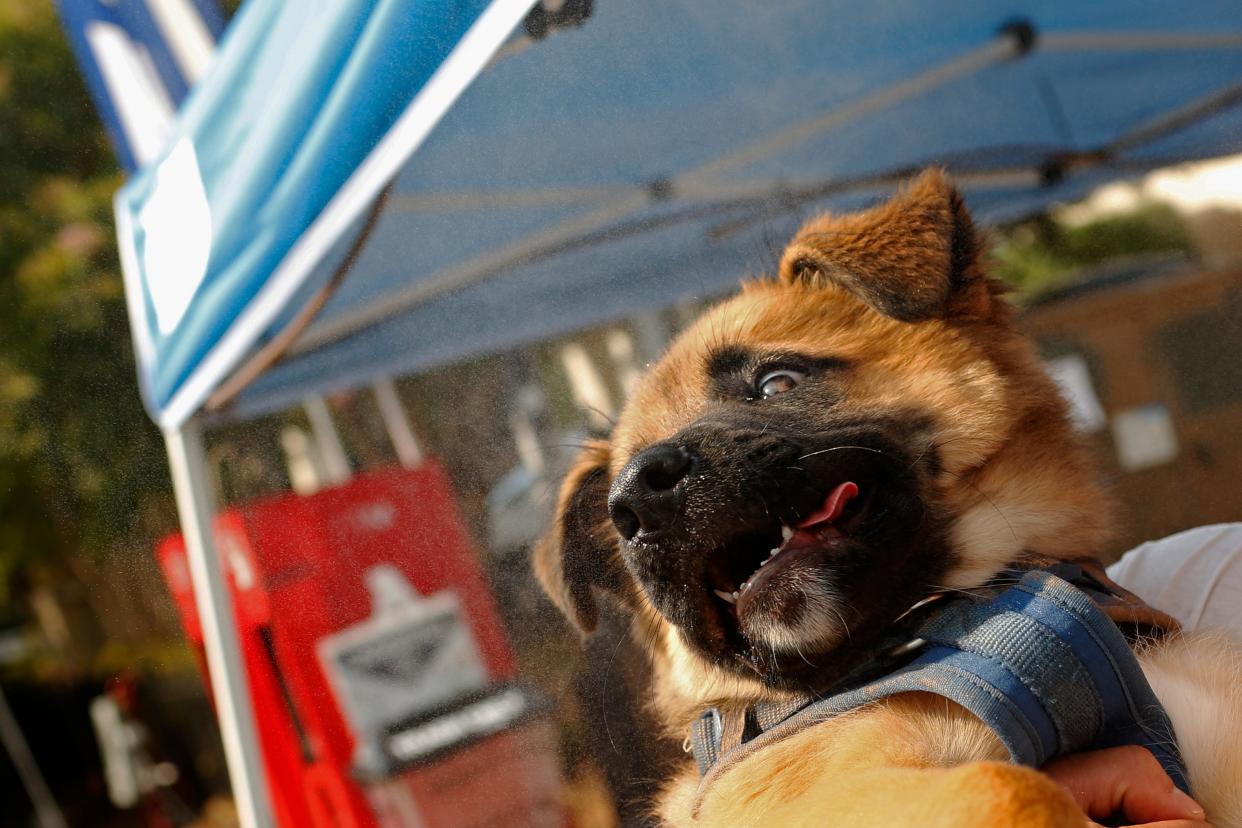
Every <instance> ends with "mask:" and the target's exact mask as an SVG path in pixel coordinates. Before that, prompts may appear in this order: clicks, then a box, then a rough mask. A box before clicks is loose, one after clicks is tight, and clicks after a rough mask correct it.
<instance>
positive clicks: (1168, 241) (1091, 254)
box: [992, 204, 1193, 296]
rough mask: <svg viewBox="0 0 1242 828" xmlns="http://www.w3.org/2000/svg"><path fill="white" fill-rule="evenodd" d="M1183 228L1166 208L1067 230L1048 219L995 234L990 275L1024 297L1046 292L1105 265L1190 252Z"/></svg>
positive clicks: (1149, 208)
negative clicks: (1002, 280) (1010, 285)
mask: <svg viewBox="0 0 1242 828" xmlns="http://www.w3.org/2000/svg"><path fill="white" fill-rule="evenodd" d="M1192 247H1193V246H1192V244H1191V240H1190V237H1189V235H1188V234H1187V233H1186V228H1185V226H1184V225H1183V224H1182V221H1181V219H1180V218H1178V215H1177V213H1176V212H1174V210H1173V209H1172V208H1171V207H1168V206H1167V205H1163V204H1149V205H1147V206H1144V207H1142V208H1140V209H1138V210H1135V211H1133V212H1129V213H1122V214H1119V215H1114V216H1108V217H1105V218H1100V219H1097V220H1095V221H1090V222H1087V223H1085V224H1081V225H1077V226H1072V225H1067V224H1065V223H1062V222H1059V221H1057V220H1056V218H1055V217H1053V216H1047V215H1045V216H1040V217H1039V218H1036V219H1032V220H1030V221H1025V222H1021V223H1019V224H1017V225H1014V226H1013V227H1010V228H1008V230H1006V231H1005V232H1003V233H1000V234H998V239H997V243H996V245H995V247H994V248H993V251H992V253H993V260H994V265H993V267H994V270H993V272H994V273H995V274H996V275H997V276H999V277H1000V278H1002V279H1004V280H1005V281H1007V282H1009V283H1010V284H1012V285H1014V286H1015V287H1016V288H1017V289H1018V290H1019V292H1020V293H1023V294H1026V295H1028V296H1034V295H1038V294H1040V293H1043V292H1045V291H1047V290H1051V289H1053V288H1056V287H1060V286H1061V285H1064V284H1066V283H1067V282H1070V281H1072V280H1073V279H1074V278H1075V277H1077V276H1079V275H1081V274H1082V273H1083V272H1084V271H1089V270H1090V269H1091V268H1094V267H1098V266H1100V265H1102V264H1104V263H1106V262H1109V261H1112V260H1116V259H1119V258H1125V257H1134V256H1142V255H1147V254H1158V253H1187V254H1189V253H1191V252H1192Z"/></svg>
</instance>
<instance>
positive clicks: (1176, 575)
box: [1108, 523, 1242, 635]
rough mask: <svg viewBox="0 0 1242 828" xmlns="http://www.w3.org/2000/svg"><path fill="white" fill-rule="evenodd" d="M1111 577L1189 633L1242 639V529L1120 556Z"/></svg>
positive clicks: (1202, 531)
mask: <svg viewBox="0 0 1242 828" xmlns="http://www.w3.org/2000/svg"><path fill="white" fill-rule="evenodd" d="M1108 574H1109V577H1111V578H1112V579H1113V580H1114V581H1116V582H1117V583H1119V584H1121V585H1122V586H1123V587H1125V588H1126V589H1128V590H1130V591H1131V592H1134V593H1136V594H1137V595H1138V596H1139V597H1140V598H1142V599H1143V600H1144V601H1146V602H1147V603H1149V604H1151V605H1152V606H1153V607H1156V608H1157V609H1161V610H1164V611H1165V612H1167V613H1169V614H1170V615H1172V616H1173V617H1174V618H1176V619H1177V620H1178V621H1181V622H1182V624H1183V625H1184V626H1185V627H1186V628H1187V629H1220V630H1230V631H1233V632H1234V633H1237V634H1238V635H1242V523H1219V524H1215V525H1213V526H1200V527H1199V528H1197V529H1190V530H1188V531H1185V532H1180V533H1178V534H1176V535H1170V536H1169V537H1167V538H1163V539H1161V540H1157V541H1149V542H1148V543H1144V544H1143V545H1141V546H1137V547H1135V548H1134V549H1132V550H1130V551H1129V552H1127V553H1126V554H1125V555H1124V556H1122V558H1121V560H1119V561H1117V563H1115V564H1113V565H1112V566H1110V567H1109V568H1108Z"/></svg>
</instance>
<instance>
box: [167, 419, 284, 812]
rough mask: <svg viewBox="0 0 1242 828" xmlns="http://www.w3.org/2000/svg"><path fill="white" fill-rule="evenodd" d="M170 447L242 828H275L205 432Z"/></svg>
mask: <svg viewBox="0 0 1242 828" xmlns="http://www.w3.org/2000/svg"><path fill="white" fill-rule="evenodd" d="M164 442H165V445H166V446H167V448H168V466H169V469H170V471H171V472H172V482H173V491H174V492H175V493H176V496H177V513H178V515H179V517H180V519H181V532H182V535H183V536H184V537H185V550H186V557H187V558H188V559H189V563H190V578H191V581H192V582H193V584H194V602H195V604H196V605H197V607H198V618H199V622H200V623H201V624H202V628H203V645H204V647H205V648H206V650H207V670H208V673H209V677H210V680H211V692H212V696H213V697H214V700H215V704H216V717H217V719H218V720H219V722H220V736H221V739H222V740H223V742H224V758H225V760H226V761H227V763H228V769H229V779H230V781H231V782H232V785H233V801H234V803H235V804H236V806H237V816H238V819H239V820H240V822H241V825H242V828H271V826H272V825H273V821H272V808H271V804H270V802H269V801H268V796H267V788H266V787H265V784H264V780H263V768H262V761H261V754H260V752H259V739H258V733H257V731H256V729H255V720H254V711H253V709H252V708H251V706H250V695H249V692H248V687H247V683H246V674H245V665H244V663H243V662H242V655H241V645H240V641H239V639H238V637H237V624H236V623H235V621H234V618H233V609H232V606H231V603H232V602H231V601H230V599H229V590H228V584H227V583H226V582H225V579H224V571H223V569H222V567H221V565H220V556H219V554H218V553H217V551H216V542H215V537H214V534H213V530H212V526H213V522H214V519H215V514H216V504H215V493H214V492H213V491H212V487H211V478H210V476H209V475H208V474H207V455H206V453H205V452H204V451H203V432H202V428H201V426H200V425H199V424H198V423H197V422H196V421H195V420H190V421H188V422H186V423H185V424H184V425H182V426H181V427H180V428H178V429H175V430H170V431H166V432H164Z"/></svg>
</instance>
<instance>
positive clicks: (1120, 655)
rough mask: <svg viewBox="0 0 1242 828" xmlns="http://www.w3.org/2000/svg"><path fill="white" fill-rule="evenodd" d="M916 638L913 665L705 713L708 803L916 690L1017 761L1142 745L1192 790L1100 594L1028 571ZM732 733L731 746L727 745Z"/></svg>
mask: <svg viewBox="0 0 1242 828" xmlns="http://www.w3.org/2000/svg"><path fill="white" fill-rule="evenodd" d="M1057 570H1058V573H1059V574H1060V575H1064V576H1071V577H1074V579H1075V580H1077V579H1078V578H1079V576H1080V574H1081V573H1079V572H1078V569H1077V567H1066V566H1065V565H1058V567H1057ZM1089 580H1094V579H1092V578H1090V577H1089ZM1085 586H1087V588H1088V589H1091V592H1092V593H1093V594H1094V593H1095V592H1096V591H1097V590H1096V589H1094V588H1093V586H1092V585H1091V584H1089V583H1088V584H1085ZM1136 600H1137V599H1136ZM1139 604H1141V602H1139ZM1143 606H1145V605H1143ZM1128 617H1130V616H1128ZM1144 617H1145V618H1148V620H1154V619H1151V618H1150V617H1149V616H1144ZM1175 624H1176V622H1174V625H1175ZM1174 628H1175V626H1174ZM915 634H916V635H917V636H918V637H919V638H921V639H923V641H924V642H925V643H924V645H923V647H922V649H921V650H920V652H919V653H918V655H917V656H916V657H915V658H914V660H913V661H910V662H909V663H908V664H906V665H905V666H902V667H900V668H899V669H896V670H894V671H892V672H890V673H889V674H888V675H885V676H883V677H881V678H879V679H876V680H874V681H870V682H866V683H864V684H862V685H861V686H857V687H854V688H853V689H849V690H846V691H844V692H840V693H835V694H833V695H830V696H828V697H826V698H821V699H793V700H789V701H783V702H777V703H769V704H759V705H755V706H753V707H751V708H748V709H741V710H734V711H730V712H728V713H722V712H721V711H718V710H716V709H712V710H708V711H706V712H705V713H704V714H703V715H702V716H700V717H699V718H698V719H697V720H696V721H695V723H694V725H693V726H692V728H691V738H690V743H691V746H692V748H693V751H694V755H695V758H696V760H697V762H698V765H699V772H700V775H701V777H702V779H701V781H700V785H699V793H698V798H699V799H701V797H702V796H703V793H704V791H705V790H706V789H707V787H708V786H709V785H710V784H711V782H712V781H713V780H714V779H715V778H717V777H718V776H719V775H720V774H722V773H724V772H725V771H726V770H728V769H729V768H730V767H732V766H733V765H735V764H736V763H737V762H739V761H741V760H742V759H744V758H746V757H747V756H749V755H750V754H751V753H753V752H754V751H755V750H758V749H760V748H762V747H764V746H766V745H769V744H772V743H774V742H776V741H779V740H780V739H783V738H786V737H788V736H790V735H792V734H794V733H797V732H799V731H800V730H802V729H803V728H806V727H810V726H812V725H814V724H816V723H818V722H821V721H823V720H825V719H828V718H832V717H834V716H838V715H840V714H842V713H845V712H848V711H851V710H855V709H857V708H860V707H863V706H865V705H868V704H871V703H874V702H876V701H879V700H881V699H885V698H888V697H890V696H894V695H897V694H899V693H909V692H923V693H933V694H935V695H939V696H943V697H944V698H947V699H949V700H951V701H953V702H955V703H957V704H959V705H961V706H962V707H964V708H966V709H967V710H969V711H970V712H971V713H973V714H974V715H975V716H977V717H978V718H979V719H981V720H982V721H983V722H984V723H985V724H987V725H988V726H989V727H990V728H991V729H992V730H993V731H994V732H995V733H996V734H997V736H998V737H999V739H1000V740H1001V742H1002V743H1003V744H1004V745H1005V748H1006V749H1007V750H1008V752H1009V755H1010V758H1011V759H1012V761H1014V762H1017V763H1019V764H1023V765H1029V766H1032V767H1039V766H1041V765H1043V764H1044V763H1045V762H1047V761H1048V760H1050V759H1052V758H1053V757H1055V756H1059V755H1061V754H1065V753H1072V752H1076V751H1080V750H1087V749H1094V748H1105V747H1115V746H1118V745H1126V744H1138V745H1142V746H1144V747H1146V748H1148V749H1149V750H1151V752H1152V753H1153V754H1154V755H1155V756H1156V758H1157V759H1158V760H1159V761H1160V763H1161V765H1163V766H1164V769H1165V770H1166V771H1167V772H1168V774H1169V776H1170V778H1172V779H1173V781H1174V783H1176V784H1177V786H1178V787H1179V788H1181V789H1182V790H1183V791H1187V790H1188V783H1187V780H1186V771H1185V766H1184V764H1183V762H1182V759H1181V756H1180V754H1179V752H1178V750H1177V743H1176V739H1175V734H1174V732H1173V727H1172V724H1171V722H1170V721H1169V719H1168V716H1167V715H1166V714H1165V712H1164V708H1163V707H1161V705H1160V703H1159V701H1158V700H1157V699H1156V696H1155V694H1154V693H1153V692H1152V690H1151V687H1150V686H1149V685H1148V683H1147V680H1146V678H1145V677H1144V676H1143V673H1142V670H1141V668H1140V667H1139V664H1138V660H1137V659H1136V658H1135V656H1134V653H1133V650H1132V649H1131V647H1130V644H1129V643H1128V642H1127V641H1126V638H1125V636H1124V635H1122V633H1121V631H1120V630H1119V629H1118V627H1117V625H1116V624H1115V623H1114V622H1113V620H1112V619H1111V618H1110V617H1109V615H1108V614H1106V612H1105V611H1104V610H1103V609H1102V608H1101V607H1100V606H1098V605H1097V603H1096V601H1095V600H1093V598H1092V597H1089V596H1088V594H1087V593H1086V592H1084V591H1083V590H1082V589H1079V588H1077V587H1075V586H1074V585H1072V584H1071V583H1069V582H1068V580H1066V579H1064V578H1062V577H1058V575H1057V574H1053V573H1052V572H1048V571H1041V570H1035V571H1030V572H1026V573H1025V574H1023V575H1022V578H1021V580H1020V581H1019V582H1018V583H1017V584H1016V585H1014V586H1012V587H1010V588H1008V589H1005V590H1004V591H1002V592H1000V593H999V594H997V595H995V596H994V597H993V598H992V599H991V600H987V601H975V600H971V599H960V600H954V601H952V602H950V603H948V604H947V605H944V606H943V608H942V609H940V610H939V611H938V612H936V613H935V614H933V615H932V616H930V617H929V618H927V619H926V620H924V621H923V622H922V623H921V624H920V625H919V626H918V628H917V630H916V633H915ZM726 731H727V732H728V733H729V739H728V742H727V744H729V745H730V746H729V747H728V748H725V747H724V745H725V744H726V742H724V741H722V739H723V737H724V734H725V732H726ZM739 733H740V734H741V739H740V743H739V742H738V741H735V740H736V739H737V738H738V736H737V734H739ZM735 745H736V746H735ZM697 801H698V800H696V809H697Z"/></svg>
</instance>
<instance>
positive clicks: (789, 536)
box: [707, 481, 871, 621]
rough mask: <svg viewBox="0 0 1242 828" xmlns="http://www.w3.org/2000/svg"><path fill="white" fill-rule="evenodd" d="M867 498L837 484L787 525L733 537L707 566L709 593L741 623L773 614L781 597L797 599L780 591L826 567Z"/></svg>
mask: <svg viewBox="0 0 1242 828" xmlns="http://www.w3.org/2000/svg"><path fill="white" fill-rule="evenodd" d="M870 495H871V493H870V492H863V491H862V490H861V489H860V487H859V486H858V484H857V483H854V482H853V481H845V482H842V483H838V484H837V485H835V486H834V487H833V488H832V489H831V490H830V491H829V492H828V493H827V495H826V496H825V497H824V498H823V500H822V501H820V502H819V504H818V505H817V506H816V507H815V508H813V509H812V510H811V511H810V512H808V513H807V514H805V515H804V516H802V517H801V518H800V519H798V520H796V521H794V522H792V525H784V524H780V523H776V522H774V523H773V524H772V526H771V527H770V528H766V529H762V530H758V531H749V532H744V533H742V534H739V535H737V536H735V537H734V538H732V539H731V540H730V541H729V542H728V543H727V544H725V546H724V547H723V548H722V549H721V550H719V551H718V552H717V553H716V554H715V555H714V556H713V557H712V560H711V561H710V562H709V564H708V567H707V579H708V584H709V586H710V588H711V589H712V591H713V592H714V593H715V594H716V596H717V597H718V598H719V599H720V600H721V601H722V602H723V603H724V604H725V605H726V609H727V611H728V612H729V614H731V615H732V616H733V617H735V618H737V619H739V620H741V621H744V620H745V618H746V615H747V614H748V613H750V612H754V611H756V610H757V609H760V608H761V609H762V611H763V612H767V613H771V612H773V611H777V610H779V609H780V607H779V605H780V604H781V603H783V599H782V596H781V595H780V593H781V592H783V591H784V592H789V593H790V595H791V596H795V595H797V594H801V591H800V590H798V589H796V588H790V589H782V587H796V586H797V584H796V583H794V582H796V581H798V580H799V579H802V580H805V579H806V578H808V577H811V576H812V575H814V574H815V573H817V572H821V573H822V572H823V571H824V570H826V569H827V568H828V567H830V566H831V564H832V558H833V556H834V553H835V552H836V551H837V550H839V549H840V548H841V547H842V546H843V545H844V544H845V543H846V542H847V541H848V540H849V538H850V537H851V536H852V535H853V534H854V533H855V532H856V531H857V529H858V527H859V525H860V524H861V523H862V521H863V519H864V517H865V514H866V511H867V507H868V504H869V501H870V500H871V497H870ZM792 609H796V608H792Z"/></svg>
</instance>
